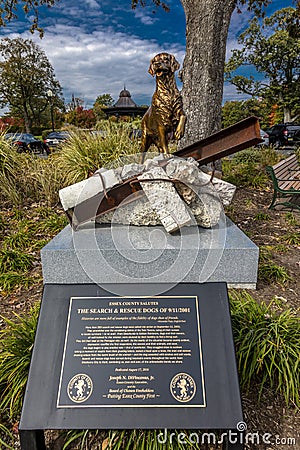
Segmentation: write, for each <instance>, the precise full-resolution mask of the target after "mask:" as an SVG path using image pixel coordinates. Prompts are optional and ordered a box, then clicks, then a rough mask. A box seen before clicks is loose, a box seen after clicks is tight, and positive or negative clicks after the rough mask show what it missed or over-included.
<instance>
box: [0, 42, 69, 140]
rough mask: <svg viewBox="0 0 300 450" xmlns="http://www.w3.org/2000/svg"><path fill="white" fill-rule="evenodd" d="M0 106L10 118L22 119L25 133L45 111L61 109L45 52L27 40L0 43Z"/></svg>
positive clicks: (51, 68)
mask: <svg viewBox="0 0 300 450" xmlns="http://www.w3.org/2000/svg"><path fill="white" fill-rule="evenodd" d="M0 54H1V56H2V61H0V80H1V83H0V105H1V106H2V107H3V106H9V108H10V112H11V114H12V116H13V117H19V118H23V119H24V122H25V127H26V130H27V132H30V130H31V126H32V124H33V123H34V122H36V123H39V121H40V118H41V116H42V115H43V114H44V112H45V111H46V109H47V108H49V98H48V97H47V91H49V90H51V91H52V94H53V97H52V107H61V106H62V105H63V102H62V98H61V87H60V84H59V82H58V81H57V80H56V79H55V75H54V69H53V67H52V65H51V64H50V62H49V60H48V58H47V56H46V54H45V52H44V51H43V50H42V49H41V48H40V47H39V46H38V45H36V44H35V43H34V42H33V41H32V40H30V39H26V40H24V39H21V38H17V39H9V38H5V39H2V40H1V41H0Z"/></svg>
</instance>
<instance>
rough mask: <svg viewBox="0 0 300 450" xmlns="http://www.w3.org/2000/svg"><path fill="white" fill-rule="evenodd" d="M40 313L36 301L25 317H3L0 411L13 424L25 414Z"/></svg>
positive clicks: (0, 348)
mask: <svg viewBox="0 0 300 450" xmlns="http://www.w3.org/2000/svg"><path fill="white" fill-rule="evenodd" d="M38 313H39V305H38V304H36V305H35V306H34V307H33V308H32V309H31V311H30V312H29V314H27V315H26V316H24V317H20V316H19V315H17V314H16V315H15V319H7V318H3V317H2V319H3V320H4V322H5V324H6V327H5V328H3V329H2V330H1V331H0V355H1V357H0V410H1V414H4V415H5V417H6V418H7V420H9V421H10V422H11V423H13V421H16V420H18V418H19V415H20V413H21V408H22V403H23V396H24V391H25V385H26V382H27V377H28V371H29V365H30V359H31V353H32V349H33V343H34V336H35V330H36V326H37V319H38Z"/></svg>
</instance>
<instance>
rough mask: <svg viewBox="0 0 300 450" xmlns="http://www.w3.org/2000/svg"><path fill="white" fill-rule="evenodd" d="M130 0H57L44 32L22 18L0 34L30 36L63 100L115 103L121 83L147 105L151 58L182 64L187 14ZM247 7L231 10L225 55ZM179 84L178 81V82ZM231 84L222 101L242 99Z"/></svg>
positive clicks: (44, 13)
mask: <svg viewBox="0 0 300 450" xmlns="http://www.w3.org/2000/svg"><path fill="white" fill-rule="evenodd" d="M150 3H151V2H150ZM130 5H131V0H118V1H116V0H79V1H75V0H60V2H59V3H58V4H57V5H56V6H54V7H52V8H46V7H45V8H43V9H41V10H40V14H39V15H40V19H39V20H40V25H41V26H42V27H43V28H44V31H45V34H44V37H43V38H42V39H40V37H39V35H38V33H35V34H34V35H32V34H31V33H30V32H29V31H28V29H29V27H30V21H29V18H25V17H24V16H20V18H19V20H17V21H16V20H15V21H13V22H11V23H10V24H8V25H7V27H5V28H1V29H0V31H1V33H0V36H1V38H3V37H10V38H16V37H22V38H24V39H28V38H29V39H32V40H34V41H35V42H36V43H37V44H38V45H39V46H40V47H41V48H43V49H44V51H45V52H46V55H47V57H48V59H49V61H50V63H51V64H52V66H53V68H54V71H55V75H56V78H57V79H58V80H59V82H60V84H61V86H62V88H63V96H64V98H65V101H66V103H68V102H70V101H71V97H72V94H74V95H75V97H80V98H82V99H83V100H84V106H85V107H86V108H91V107H92V106H93V103H94V101H95V100H96V98H97V96H98V95H101V94H105V93H109V94H111V96H112V97H113V98H114V99H115V101H117V99H118V97H119V93H120V91H121V90H122V89H123V87H124V85H125V86H126V89H128V90H129V91H130V93H131V96H132V99H133V100H134V101H135V102H136V103H137V104H139V105H141V104H149V103H150V101H151V96H152V94H153V92H154V89H155V80H154V79H153V78H152V77H151V75H150V74H149V73H148V67H149V62H150V59H151V58H152V57H153V56H155V55H156V54H157V53H160V52H162V51H166V52H168V53H172V54H174V55H175V56H176V58H177V60H178V61H179V62H180V63H181V64H182V62H183V59H184V54H185V16H184V11H183V8H182V6H181V3H180V0H170V1H169V5H170V7H171V10H170V12H168V13H167V12H165V11H163V10H162V9H161V8H159V9H156V12H155V14H153V9H155V8H153V7H152V6H148V7H146V8H141V7H138V8H137V9H135V10H132V9H131V6H130ZM292 5H293V1H292V0H273V1H272V4H271V5H270V6H269V7H268V9H267V14H268V15H270V14H271V13H273V12H274V11H275V10H278V9H281V8H283V7H286V6H292ZM251 17H252V15H251V13H249V12H247V11H246V9H243V10H242V14H238V13H237V12H234V14H233V16H232V19H231V25H230V30H229V35H228V42H227V58H228V57H230V50H231V49H233V48H237V36H238V34H239V33H240V32H242V31H243V30H244V29H245V28H247V25H248V22H249V20H250V19H251ZM178 84H179V86H180V83H178ZM243 98H244V97H242V96H241V95H238V94H237V93H236V92H235V88H234V86H232V85H230V84H225V86H224V98H223V100H224V101H226V100H242V99H243Z"/></svg>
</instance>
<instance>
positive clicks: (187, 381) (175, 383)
mask: <svg viewBox="0 0 300 450" xmlns="http://www.w3.org/2000/svg"><path fill="white" fill-rule="evenodd" d="M170 391H171V394H172V395H173V397H174V398H175V399H176V400H178V401H179V402H183V403H184V402H189V401H191V400H192V398H193V397H194V395H195V394H196V383H195V381H194V379H193V377H191V375H189V374H187V373H178V374H177V375H175V376H174V377H173V378H172V380H171V383H170Z"/></svg>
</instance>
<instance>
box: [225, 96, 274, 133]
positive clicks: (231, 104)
mask: <svg viewBox="0 0 300 450" xmlns="http://www.w3.org/2000/svg"><path fill="white" fill-rule="evenodd" d="M272 113H273V111H272V107H271V106H270V105H269V104H268V103H267V102H265V101H262V100H258V99H254V98H251V99H248V100H242V101H227V102H225V103H224V105H223V107H222V128H226V127H229V126H230V125H233V124H235V123H236V122H239V121H240V120H243V119H246V118H247V117H249V116H256V117H258V118H259V119H260V126H261V127H262V128H269V127H270V126H272V125H273V123H271V114H272Z"/></svg>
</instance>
